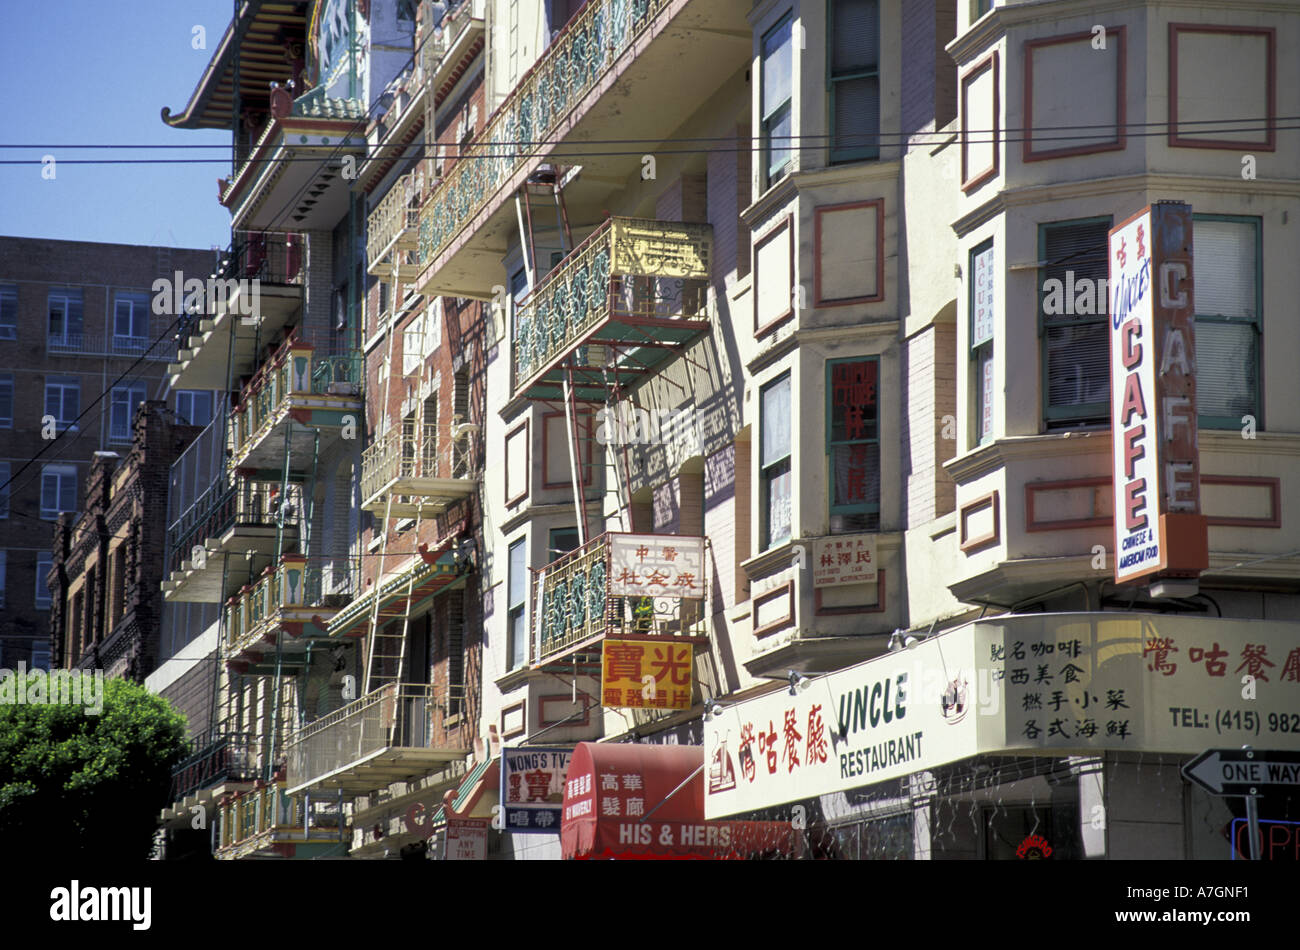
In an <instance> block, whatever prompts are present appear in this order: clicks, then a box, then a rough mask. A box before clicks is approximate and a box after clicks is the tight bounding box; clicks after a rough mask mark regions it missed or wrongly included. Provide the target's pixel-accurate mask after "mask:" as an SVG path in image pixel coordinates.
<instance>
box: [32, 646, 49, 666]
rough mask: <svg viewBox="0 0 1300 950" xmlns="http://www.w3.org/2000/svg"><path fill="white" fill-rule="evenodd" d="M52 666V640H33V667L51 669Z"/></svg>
mask: <svg viewBox="0 0 1300 950" xmlns="http://www.w3.org/2000/svg"><path fill="white" fill-rule="evenodd" d="M49 668H50V641H49V640H33V641H32V669H34V670H49Z"/></svg>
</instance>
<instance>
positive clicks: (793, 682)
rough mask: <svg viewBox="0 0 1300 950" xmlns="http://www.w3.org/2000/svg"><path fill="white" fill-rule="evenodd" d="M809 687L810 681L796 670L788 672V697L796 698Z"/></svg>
mask: <svg viewBox="0 0 1300 950" xmlns="http://www.w3.org/2000/svg"><path fill="white" fill-rule="evenodd" d="M811 685H812V680H810V679H809V678H808V677H806V676H804V675H803V674H802V673H800V672H799V671H798V670H791V671H790V695H791V696H798V695H799V694H800V693H802V692H803V691H804V690H806V689H807V688H808V687H809V686H811Z"/></svg>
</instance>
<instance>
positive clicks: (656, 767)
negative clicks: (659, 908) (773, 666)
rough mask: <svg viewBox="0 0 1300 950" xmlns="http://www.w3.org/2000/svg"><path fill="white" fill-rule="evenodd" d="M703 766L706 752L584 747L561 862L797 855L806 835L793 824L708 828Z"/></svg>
mask: <svg viewBox="0 0 1300 950" xmlns="http://www.w3.org/2000/svg"><path fill="white" fill-rule="evenodd" d="M703 766H704V747H703V746H689V745H640V744H631V743H606V742H581V743H579V744H578V747H577V748H576V749H574V750H573V758H572V759H571V760H570V761H569V771H568V774H567V776H566V777H565V782H564V812H563V820H562V822H561V825H560V845H561V848H562V853H563V856H564V857H565V858H598V859H599V858H604V859H608V858H620V859H629V858H632V859H654V858H670V859H671V858H703V859H715V860H716V859H725V858H754V857H763V856H774V855H777V854H796V853H797V852H798V849H799V846H800V843H801V836H800V835H799V834H798V833H797V832H796V831H795V830H794V829H793V828H792V827H791V826H790V825H789V824H788V823H787V822H765V821H705V820H704V769H703ZM688 778H689V781H687V779H688ZM683 782H685V783H686V784H685V785H683V784H682V783H683ZM678 786H682V787H681V788H678ZM675 789H676V790H677V791H676V793H675V794H674V790H675ZM669 796H671V797H669ZM661 803H662V804H661ZM656 806H658V807H657V808H656ZM652 811H653V814H651V812H652ZM646 815H650V817H649V818H648V819H647V818H646V817H645V816H646Z"/></svg>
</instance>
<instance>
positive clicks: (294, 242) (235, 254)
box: [167, 234, 305, 390]
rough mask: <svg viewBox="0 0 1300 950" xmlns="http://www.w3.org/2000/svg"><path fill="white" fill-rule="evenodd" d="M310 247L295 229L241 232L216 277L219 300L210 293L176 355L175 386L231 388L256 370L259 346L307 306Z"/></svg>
mask: <svg viewBox="0 0 1300 950" xmlns="http://www.w3.org/2000/svg"><path fill="white" fill-rule="evenodd" d="M304 248H305V241H304V239H303V238H301V237H297V236H295V235H291V234H243V235H238V239H237V240H236V242H235V243H234V244H233V245H232V246H231V247H230V248H229V249H228V250H227V251H226V253H225V255H224V256H223V258H222V261H221V266H220V267H219V268H218V270H217V272H216V274H215V275H214V276H213V281H214V285H213V286H214V293H213V294H212V295H211V296H212V297H213V298H215V299H213V300H211V301H209V300H207V299H206V297H205V301H204V310H203V312H201V313H199V314H198V315H197V318H196V320H195V321H193V322H192V323H191V324H190V327H189V329H188V331H187V332H186V333H185V334H184V337H185V341H184V342H183V344H182V346H181V348H180V350H179V352H174V353H173V354H172V358H173V359H174V362H173V363H171V365H169V366H168V367H167V373H168V375H169V376H170V377H171V384H172V388H174V389H220V390H225V389H227V388H230V387H231V385H232V380H234V381H238V379H239V377H240V376H245V375H248V374H249V373H251V372H253V370H254V369H255V368H256V366H257V353H258V350H259V348H260V347H262V346H265V345H266V344H267V343H268V342H269V341H270V340H273V339H275V337H276V336H277V335H278V334H279V333H280V331H281V330H283V329H284V326H285V324H286V323H287V322H288V321H290V320H292V319H293V318H294V317H296V316H297V315H298V312H299V311H300V310H301V309H302V279H303V268H302V263H303V260H304V257H305V255H304ZM187 276H195V277H202V276H203V275H187ZM254 281H255V282H256V284H254ZM254 286H255V287H256V296H254V295H253V289H254ZM205 295H206V288H205ZM209 303H211V304H212V307H211V309H208V307H207V305H208V304H209ZM245 311H249V312H247V313H246V312H245ZM232 337H233V340H232Z"/></svg>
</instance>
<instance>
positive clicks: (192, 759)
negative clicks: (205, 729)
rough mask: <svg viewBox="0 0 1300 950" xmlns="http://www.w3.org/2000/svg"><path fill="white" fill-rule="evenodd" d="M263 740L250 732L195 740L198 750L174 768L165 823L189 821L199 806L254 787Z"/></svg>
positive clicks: (195, 749) (184, 822)
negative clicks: (201, 741) (201, 740)
mask: <svg viewBox="0 0 1300 950" xmlns="http://www.w3.org/2000/svg"><path fill="white" fill-rule="evenodd" d="M260 750H261V741H260V740H259V738H258V737H257V736H254V735H251V734H249V733H224V734H220V735H217V736H215V737H214V738H212V740H211V741H209V742H204V743H203V744H201V745H199V744H197V743H196V744H195V748H194V752H193V753H192V754H191V755H189V756H188V757H186V758H185V760H184V761H182V762H181V764H180V765H178V766H176V768H174V769H173V770H172V790H171V805H170V806H168V807H167V808H164V809H163V811H162V816H161V818H162V820H163V822H165V823H180V824H182V825H187V824H188V823H189V820H190V818H191V817H192V816H193V814H194V813H193V812H192V811H191V809H193V808H194V807H195V806H199V805H201V806H204V807H206V806H207V805H208V803H209V802H211V801H212V800H213V799H214V798H219V797H221V796H222V795H223V794H225V793H227V792H232V791H242V790H245V789H247V788H251V787H252V783H253V782H254V781H255V780H256V779H257V777H258V775H259V773H260V764H259V762H260V760H259V753H260Z"/></svg>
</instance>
